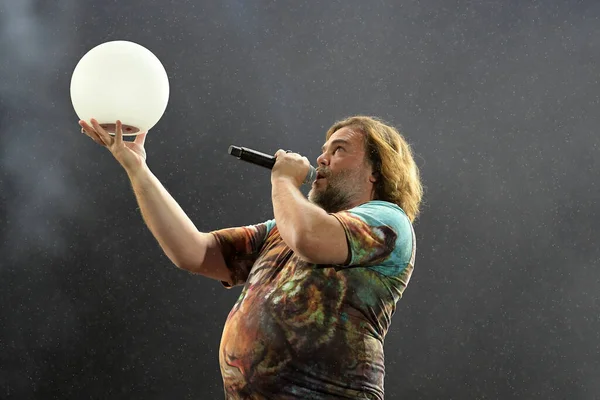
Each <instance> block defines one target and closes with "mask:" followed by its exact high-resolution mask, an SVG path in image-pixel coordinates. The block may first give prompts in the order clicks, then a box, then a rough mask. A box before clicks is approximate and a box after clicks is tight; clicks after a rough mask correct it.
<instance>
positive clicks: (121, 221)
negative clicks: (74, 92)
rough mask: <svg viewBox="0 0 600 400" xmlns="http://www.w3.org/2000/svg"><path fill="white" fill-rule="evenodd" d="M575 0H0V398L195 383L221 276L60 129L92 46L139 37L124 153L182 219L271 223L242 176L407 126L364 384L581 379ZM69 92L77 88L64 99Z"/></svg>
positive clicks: (589, 183) (582, 216)
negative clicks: (386, 286) (352, 123)
mask: <svg viewBox="0 0 600 400" xmlns="http://www.w3.org/2000/svg"><path fill="white" fill-rule="evenodd" d="M599 16H600V3H598V2H596V1H575V0H570V1H558V0H551V1H545V2H542V1H522V0H520V1H516V0H489V1H483V0H480V1H466V0H464V1H458V0H421V1H417V0H406V1H387V0H380V1H375V0H372V1H371V0H370V1H367V0H364V1H359V0H344V1H341V0H340V1H333V0H328V1H320V2H319V1H287V2H286V1H266V0H264V1H258V0H255V1H249V0H248V1H247V0H235V1H234V0H223V1H192V0H188V1H174V0H144V1H142V0H131V1H107V0H102V1H100V0H97V1H92V0H87V1H80V0H62V1H42V0H38V1H34V0H0V230H1V231H0V240H1V242H0V256H1V257H0V309H1V311H0V398H17V399H52V398H61V399H83V398H111V399H192V398H194V399H196V398H198V399H220V398H222V397H223V394H222V393H223V392H222V383H221V376H220V372H219V368H218V346H219V341H220V335H221V330H222V327H223V323H224V321H225V318H226V316H227V313H228V312H229V310H230V308H231V306H232V305H233V303H234V302H235V300H236V298H237V296H238V295H239V292H240V290H239V288H236V289H232V290H225V289H223V288H222V287H221V286H220V284H219V283H218V282H214V281H210V280H208V279H206V278H203V277H198V276H193V275H191V274H189V273H186V272H183V271H181V270H178V269H177V268H176V267H175V266H173V265H172V264H171V263H170V262H169V260H168V259H167V258H166V257H165V256H164V255H163V254H162V252H161V250H160V248H159V247H158V245H157V243H156V241H155V240H154V239H153V237H152V236H151V234H150V233H149V232H148V230H147V228H146V227H145V225H144V223H143V221H142V218H141V216H140V214H139V211H138V210H137V209H136V203H135V198H134V196H133V194H132V191H131V189H130V186H129V183H128V180H127V177H126V175H125V174H124V172H123V171H122V169H121V168H120V167H119V165H118V164H117V163H116V161H115V160H114V159H113V158H112V157H111V155H110V153H109V152H108V151H106V150H104V149H102V148H100V147H99V146H97V145H96V144H95V143H93V142H92V141H91V140H90V139H88V138H87V137H85V136H84V135H83V134H81V133H80V131H79V127H78V125H77V116H76V115H75V113H74V111H73V107H72V105H71V101H70V96H69V84H70V77H71V73H72V71H73V69H74V67H75V65H76V64H77V62H78V61H79V59H80V58H81V57H82V56H83V55H84V54H85V53H86V52H87V51H88V50H90V49H91V48H92V47H94V46H96V45H98V44H100V43H103V42H106V41H110V40H117V39H123V40H131V41H134V42H137V43H139V44H142V45H144V46H145V47H147V48H149V49H150V50H151V51H152V52H154V53H155V54H156V55H157V57H158V58H159V59H160V60H161V61H162V63H163V64H164V66H165V68H166V70H167V72H168V74H169V79H170V85H171V97H170V102H169V106H168V109H167V111H166V113H165V115H164V116H163V118H162V119H161V121H160V122H159V124H158V125H157V126H156V127H155V128H154V129H153V130H152V131H151V132H150V133H149V135H148V140H147V146H146V147H147V151H148V162H149V165H150V167H151V169H152V170H153V171H154V173H155V174H156V175H157V176H158V177H159V179H160V180H161V181H162V183H163V184H164V185H165V186H166V187H167V189H168V190H169V191H170V192H171V193H172V195H173V196H174V197H175V199H176V200H177V201H178V202H179V203H180V204H181V206H182V207H183V209H184V210H185V211H186V212H187V213H188V215H189V216H190V217H191V218H192V220H193V221H194V222H195V223H196V225H197V227H198V228H199V229H200V230H202V231H209V230H213V229H219V228H224V227H229V226H239V225H245V224H252V223H258V222H262V221H264V220H266V219H269V218H271V217H272V208H271V203H270V180H269V174H268V171H267V172H266V171H265V170H262V169H260V168H258V167H255V166H252V165H248V164H245V163H243V162H240V161H237V160H235V159H233V158H232V157H231V156H229V155H228V154H227V148H228V146H229V145H230V144H236V145H240V146H249V147H254V148H256V149H258V150H261V151H264V152H268V153H274V152H275V151H276V150H277V149H279V148H283V149H288V148H289V149H293V150H295V151H298V152H300V153H302V154H304V155H306V156H307V157H309V159H311V160H315V159H316V157H317V156H318V154H319V149H320V146H321V145H322V144H323V142H324V133H325V131H326V130H327V128H328V127H329V126H330V125H331V124H332V123H333V122H334V121H336V120H337V119H340V118H343V117H346V116H349V115H352V114H368V115H376V116H379V117H381V118H383V119H385V120H387V121H388V122H390V123H391V124H394V125H395V126H398V127H400V128H401V129H402V130H403V132H404V133H405V135H406V137H407V139H408V140H409V141H410V143H411V144H412V145H413V147H414V150H415V153H416V156H417V162H418V165H419V167H420V168H421V172H422V177H423V182H424V184H425V186H426V194H425V203H424V207H423V209H422V216H421V218H420V219H419V220H418V221H417V222H416V224H415V229H416V232H417V238H418V256H417V262H416V269H415V272H414V274H413V279H412V281H411V283H410V285H409V287H408V289H407V291H406V292H405V297H404V298H403V299H402V300H401V301H400V302H399V304H398V310H397V313H396V315H395V316H394V319H393V323H392V327H391V330H390V332H389V333H388V336H387V339H386V364H387V375H386V398H390V399H400V398H402V399H439V398H454V399H507V398H520V399H566V398H568V399H596V398H599V397H600V379H599V378H600V355H599V354H600V353H599V352H600V349H599V339H600V337H599V336H600V335H599V334H598V331H599V330H600V317H599V315H600V314H599V311H600V295H599V293H600V287H599V286H600V279H599V277H600V271H599V270H598V261H599V258H600V250H599V248H598V244H597V242H598V238H599V237H600V236H599V232H598V224H597V219H598V212H597V209H598V204H597V201H596V199H598V191H599V189H600V188H599V187H598V186H599V185H598V184H597V183H596V182H597V181H598V178H599V173H598V166H599V165H598V161H597V153H598V146H599V144H600V140H599V139H598V135H597V126H598V122H599V120H598V111H599V108H600V106H599V104H598V102H599V97H598V93H599V92H598V89H599V83H598V80H599V77H600V75H599V72H600V70H599V66H600V20H599V18H598V17H599ZM90 95H93V94H90Z"/></svg>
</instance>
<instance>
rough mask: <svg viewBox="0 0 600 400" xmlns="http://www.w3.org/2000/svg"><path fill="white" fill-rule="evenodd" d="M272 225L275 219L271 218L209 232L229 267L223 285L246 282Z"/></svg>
mask: <svg viewBox="0 0 600 400" xmlns="http://www.w3.org/2000/svg"><path fill="white" fill-rule="evenodd" d="M274 226H275V220H274V219H272V220H268V221H266V222H263V223H260V224H256V225H248V226H241V227H237V228H226V229H220V230H216V231H212V232H210V233H211V234H212V235H213V236H214V237H215V238H216V239H217V241H218V242H219V245H220V247H221V253H222V254H223V259H224V260H225V264H226V265H227V268H228V269H229V274H230V278H229V280H228V281H227V282H222V283H223V285H224V286H225V287H228V288H230V287H233V286H237V285H242V284H244V283H245V282H246V279H248V275H249V274H250V271H251V270H252V266H253V265H254V262H255V261H256V259H257V258H258V255H259V253H260V250H261V249H262V246H263V244H264V242H265V239H266V238H267V236H268V235H269V232H271V230H272V229H273V227H274Z"/></svg>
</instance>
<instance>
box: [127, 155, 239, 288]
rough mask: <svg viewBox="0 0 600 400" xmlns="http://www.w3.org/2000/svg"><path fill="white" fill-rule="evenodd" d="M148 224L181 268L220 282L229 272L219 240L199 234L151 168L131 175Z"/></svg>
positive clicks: (138, 170)
mask: <svg viewBox="0 0 600 400" xmlns="http://www.w3.org/2000/svg"><path fill="white" fill-rule="evenodd" d="M128 176H129V179H130V181H131V185H132V187H133V191H134V193H135V196H136V199H137V202H138V204H139V207H140V210H141V213H142V217H143V219H144V222H145V223H146V225H147V226H148V228H149V229H150V232H152V234H153V235H154V237H155V238H156V240H157V241H158V243H159V244H160V247H161V248H162V249H163V251H164V252H165V254H166V255H167V257H169V259H170V260H171V261H172V262H173V263H174V264H175V265H176V266H177V267H179V268H181V269H184V270H187V271H190V272H193V273H198V274H201V275H204V276H206V277H209V278H213V279H217V280H228V279H229V271H228V269H227V266H226V265H225V261H224V259H223V255H222V253H221V249H220V247H219V244H218V242H217V240H216V239H215V238H214V237H213V235H211V234H208V233H202V232H200V231H198V229H197V228H196V226H195V225H194V223H193V222H192V221H191V220H190V218H189V217H188V216H187V215H186V213H185V212H184V211H183V210H182V209H181V207H180V206H179V204H177V202H176V201H175V199H173V197H172V196H171V195H170V194H169V192H168V191H167V190H166V189H165V187H164V186H163V185H162V184H161V183H160V181H159V180H158V178H157V177H156V176H155V175H154V174H153V173H152V171H150V169H149V168H148V166H147V165H144V166H143V167H141V168H139V169H137V170H136V171H135V172H128Z"/></svg>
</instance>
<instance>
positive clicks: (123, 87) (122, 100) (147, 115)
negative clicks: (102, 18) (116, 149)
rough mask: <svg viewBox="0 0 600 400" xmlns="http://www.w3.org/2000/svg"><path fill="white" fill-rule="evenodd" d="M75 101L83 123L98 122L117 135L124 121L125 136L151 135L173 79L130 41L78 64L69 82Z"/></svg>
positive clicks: (109, 46)
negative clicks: (91, 120) (118, 124)
mask: <svg viewBox="0 0 600 400" xmlns="http://www.w3.org/2000/svg"><path fill="white" fill-rule="evenodd" d="M71 101H72V103H73V108H75V112H76V113H77V116H78V117H79V119H82V120H85V121H87V122H88V123H89V121H90V119H92V118H95V119H97V120H98V122H99V123H100V124H101V125H102V126H103V127H104V128H105V129H106V130H107V131H108V132H111V133H114V131H115V123H116V121H117V120H121V122H122V123H123V134H124V135H129V136H131V135H137V134H139V133H143V132H147V131H148V130H149V129H150V128H152V127H153V126H154V125H156V123H158V121H159V120H160V118H161V117H162V116H163V114H164V112H165V110H166V108H167V103H168V101H169V78H168V77H167V72H166V71H165V68H164V67H163V65H162V63H161V62H160V60H159V59H158V58H157V57H156V56H155V55H154V54H153V53H152V52H151V51H150V50H148V49H146V48H145V47H143V46H140V45H139V44H136V43H133V42H128V41H122V40H119V41H113V42H106V43H103V44H101V45H99V46H96V47H94V48H93V49H91V50H90V51H89V52H87V53H86V54H85V55H84V56H83V57H82V58H81V60H80V61H79V63H78V64H77V66H76V67H75V70H74V71H73V76H72V77H71Z"/></svg>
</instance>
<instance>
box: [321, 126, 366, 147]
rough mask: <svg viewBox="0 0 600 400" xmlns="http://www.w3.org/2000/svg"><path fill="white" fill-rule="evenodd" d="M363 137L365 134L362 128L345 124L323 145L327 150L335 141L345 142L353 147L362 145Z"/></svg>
mask: <svg viewBox="0 0 600 400" xmlns="http://www.w3.org/2000/svg"><path fill="white" fill-rule="evenodd" d="M363 139H364V135H363V133H362V132H361V131H360V130H358V129H356V128H354V127H350V126H344V127H343V128H340V129H338V130H337V131H335V132H334V133H333V134H332V135H331V136H330V137H329V140H327V142H326V143H325V144H324V145H323V148H322V149H323V150H325V149H326V148H327V146H328V145H331V144H332V143H334V142H345V143H346V144H347V145H349V146H352V147H362V145H363Z"/></svg>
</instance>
